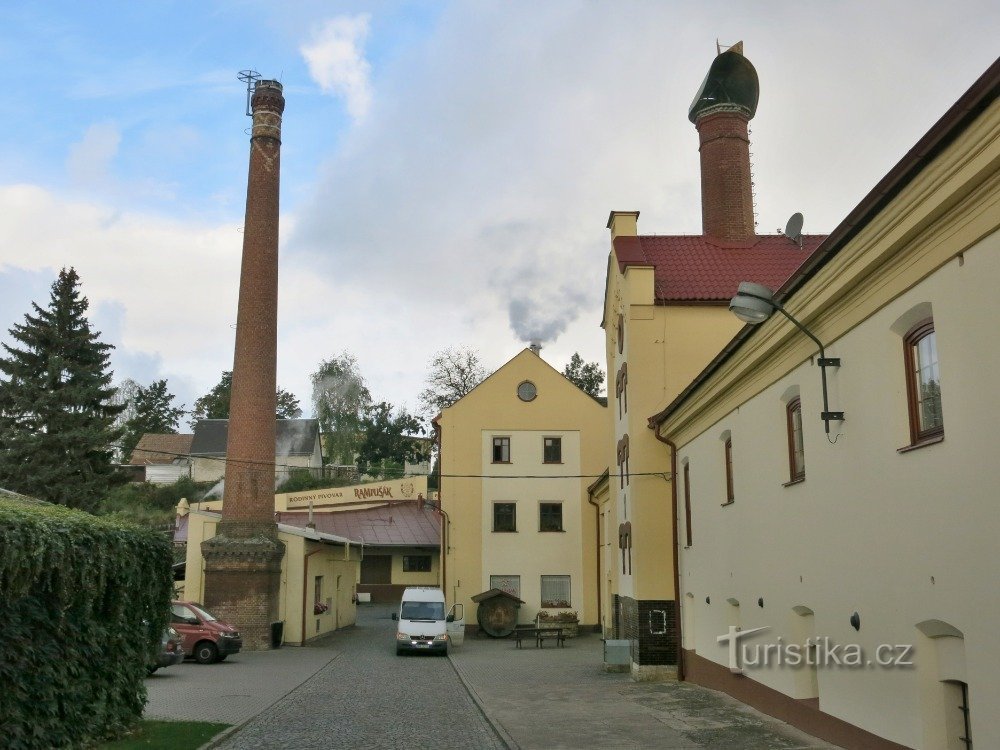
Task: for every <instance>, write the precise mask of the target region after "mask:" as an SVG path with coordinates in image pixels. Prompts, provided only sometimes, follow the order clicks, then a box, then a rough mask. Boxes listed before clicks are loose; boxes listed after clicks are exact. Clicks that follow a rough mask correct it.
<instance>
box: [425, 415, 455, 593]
mask: <svg viewBox="0 0 1000 750" xmlns="http://www.w3.org/2000/svg"><path fill="white" fill-rule="evenodd" d="M440 418H441V415H440V414H438V415H437V416H436V417H435V418H434V419H432V420H431V425H433V427H434V438H435V442H437V452H438V480H437V490H438V496H437V511H438V512H439V513H440V514H441V540H440V541H439V542H438V544H439V550H440V551H439V557H440V558H441V591H442V592H444V595H445V596H446V597H447V595H448V547H447V546H446V544H445V533H446V532H447V523H448V514H447V513H445V512H444V509H443V506H444V492H443V489H444V488H443V487H442V486H441V475H442V473H443V469H442V466H441V464H442V463H444V456H442V455H441V423H440V422H438V419H440ZM453 598H454V597H453ZM452 604H455V602H452Z"/></svg>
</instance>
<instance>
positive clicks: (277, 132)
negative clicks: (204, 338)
mask: <svg viewBox="0 0 1000 750" xmlns="http://www.w3.org/2000/svg"><path fill="white" fill-rule="evenodd" d="M284 109H285V99H284V97H283V96H282V87H281V84H280V83H278V82H277V81H257V83H256V86H255V87H254V93H253V98H252V99H251V110H252V114H253V130H252V133H251V136H250V173H249V177H248V179H247V207H246V219H245V222H244V234H243V263H242V268H241V271H240V298H239V307H238V309H237V317H236V353H235V356H234V359H233V388H232V398H231V400H230V408H229V437H228V445H227V448H226V475H225V489H224V492H223V507H222V521H221V522H220V523H219V528H218V533H217V534H216V536H215V537H213V538H212V539H209V540H207V541H205V542H203V543H202V545H201V549H202V555H203V556H204V558H205V606H207V607H208V608H209V609H211V610H213V611H214V612H215V613H216V614H217V615H218V616H219V617H220V618H221V619H223V620H226V621H228V622H231V623H233V624H235V625H236V626H237V627H238V628H239V630H240V632H241V633H242V634H243V648H244V649H246V650H249V651H253V650H265V649H268V648H270V646H271V637H270V625H271V623H272V622H274V621H275V620H277V619H278V595H279V588H280V572H281V559H282V557H283V556H284V554H285V547H284V545H283V544H282V543H281V542H280V541H278V534H277V525H276V524H275V521H274V460H275V454H274V444H275V417H274V414H275V390H276V387H275V386H276V374H275V370H276V366H277V337H278V188H279V167H280V153H281V114H282V112H283V111H284Z"/></svg>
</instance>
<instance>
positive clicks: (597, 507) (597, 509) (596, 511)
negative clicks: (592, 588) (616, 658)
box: [587, 487, 604, 638]
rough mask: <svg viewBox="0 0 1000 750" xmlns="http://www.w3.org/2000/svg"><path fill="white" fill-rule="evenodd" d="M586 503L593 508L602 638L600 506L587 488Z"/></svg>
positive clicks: (598, 612) (598, 603) (598, 609)
mask: <svg viewBox="0 0 1000 750" xmlns="http://www.w3.org/2000/svg"><path fill="white" fill-rule="evenodd" d="M587 502H588V503H590V504H591V505H593V506H594V519H595V522H596V524H597V580H596V586H597V622H598V627H600V628H601V638H603V637H604V609H603V608H602V607H601V506H600V505H599V504H598V503H595V502H594V493H593V492H592V491H591V490H590V487H588V488H587Z"/></svg>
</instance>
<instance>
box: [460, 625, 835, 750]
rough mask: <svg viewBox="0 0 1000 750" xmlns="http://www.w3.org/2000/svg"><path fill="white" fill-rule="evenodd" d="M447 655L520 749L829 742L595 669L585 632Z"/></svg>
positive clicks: (706, 693) (475, 643)
mask: <svg viewBox="0 0 1000 750" xmlns="http://www.w3.org/2000/svg"><path fill="white" fill-rule="evenodd" d="M451 660H452V662H453V663H454V664H455V668H456V670H458V672H459V674H460V675H461V676H462V679H463V680H464V682H465V683H466V685H467V686H468V687H469V689H470V690H471V691H472V693H473V694H474V695H475V696H476V698H477V700H478V701H479V702H480V703H481V704H482V705H483V706H484V710H485V711H486V713H487V715H488V716H489V717H490V719H491V720H492V721H493V722H495V723H497V724H499V725H500V727H501V730H502V731H503V732H504V733H505V734H506V735H507V736H509V738H510V739H511V740H512V741H511V742H510V744H511V745H512V746H513V747H519V748H521V749H522V750H534V749H535V748H545V750H559V749H562V750H588V749H589V748H595V749H596V748H600V749H601V750H607V749H608V748H615V749H616V750H617V749H618V748H622V749H624V748H636V749H638V748H651V749H652V748H656V749H657V750H659V749H660V748H663V749H668V748H669V749H674V748H677V749H680V748H709V749H711V750H792V749H793V748H796V749H798V748H809V749H810V750H813V749H814V748H815V749H819V748H822V749H824V750H834V748H835V746H833V745H830V744H827V743H825V742H822V741H820V740H817V739H816V738H814V737H811V736H809V735H807V734H804V733H802V732H799V731H798V730H796V729H794V728H793V727H790V726H789V725H787V724H785V723H783V722H781V721H778V720H777V719H774V718H771V717H769V716H766V715H764V714H761V713H759V712H757V711H755V710H754V709H752V708H750V707H749V706H745V705H744V704H742V703H740V702H739V701H736V700H735V699H733V698H730V697H729V696H727V695H724V694H722V693H718V692H715V691H713V690H708V689H705V688H702V687H699V686H697V685H693V684H691V683H677V682H673V683H649V682H646V683H640V682H634V681H632V679H631V678H630V677H629V676H628V675H627V674H611V673H607V672H604V671H603V670H602V669H601V663H602V660H603V653H602V643H601V640H600V638H599V637H598V636H596V635H594V634H590V635H584V636H581V637H580V638H576V639H571V640H568V641H567V642H566V646H565V648H554V647H548V648H543V649H536V648H532V647H530V646H528V647H526V648H523V649H517V648H515V646H514V644H513V643H512V642H511V641H506V640H493V639H489V638H468V639H466V642H465V645H464V646H462V648H460V649H455V650H454V651H453V653H452V656H451ZM466 747H475V746H474V745H466Z"/></svg>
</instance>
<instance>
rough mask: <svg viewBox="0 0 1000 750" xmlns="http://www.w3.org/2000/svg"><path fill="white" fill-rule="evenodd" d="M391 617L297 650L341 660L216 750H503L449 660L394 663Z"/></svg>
mask: <svg viewBox="0 0 1000 750" xmlns="http://www.w3.org/2000/svg"><path fill="white" fill-rule="evenodd" d="M390 613H391V608H390V607H387V606H373V607H359V608H358V625H357V626H356V627H354V628H348V629H346V630H343V631H340V632H338V633H335V634H333V635H332V636H330V637H328V638H325V639H323V646H322V647H321V648H319V649H316V648H314V647H308V648H303V649H298V651H300V653H305V654H308V653H309V652H312V651H319V652H325V651H326V650H327V649H328V648H332V649H335V650H336V651H337V652H340V654H341V655H340V656H339V657H338V658H335V659H334V660H333V661H330V662H329V663H327V664H326V665H325V666H323V667H322V668H321V669H320V670H319V671H318V672H317V673H316V674H315V675H314V676H313V677H312V678H310V679H309V680H308V681H306V682H305V683H304V684H303V685H302V686H301V687H300V688H298V689H296V690H294V691H293V692H291V693H289V694H288V695H287V696H286V697H285V698H283V699H281V700H279V701H278V702H277V703H275V704H274V705H273V706H271V707H270V708H269V709H267V710H266V711H264V712H263V713H262V714H260V715H259V716H257V718H255V719H253V720H251V721H250V722H248V723H247V724H245V725H244V726H243V727H242V728H241V729H240V730H239V731H237V732H235V733H234V734H232V735H230V736H229V737H228V738H226V739H225V740H224V741H223V742H222V743H221V744H220V745H218V747H220V748H225V749H226V750H261V749H263V748H295V749H296V750H298V749H299V748H301V749H302V750H308V749H309V748H323V750H337V749H339V748H345V749H348V748H349V749H351V750H368V749H369V748H371V750H388V749H390V748H392V749H395V748H399V749H400V750H403V749H405V750H416V749H417V748H436V749H440V748H476V749H477V750H479V749H480V748H481V749H482V750H502V749H503V748H504V747H505V745H504V744H503V742H501V740H500V739H499V737H498V736H497V734H496V732H495V731H494V730H493V728H492V726H491V725H490V724H489V722H488V721H487V720H486V719H485V717H484V716H483V714H482V712H481V711H480V710H479V708H478V707H477V706H476V704H475V702H474V701H473V700H472V698H471V697H470V696H469V693H468V691H467V690H466V689H465V687H464V686H463V685H462V682H461V680H460V679H459V677H458V675H457V674H456V672H455V669H454V667H453V666H452V664H451V662H450V661H449V660H448V659H445V658H443V657H439V656H430V655H423V654H418V655H413V656H404V657H397V656H396V651H395V644H394V641H393V634H394V632H395V623H393V622H392V620H391V618H390ZM290 651H291V649H281V650H280V651H279V652H276V653H285V652H290ZM214 666H221V665H214ZM165 671H169V670H165Z"/></svg>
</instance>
